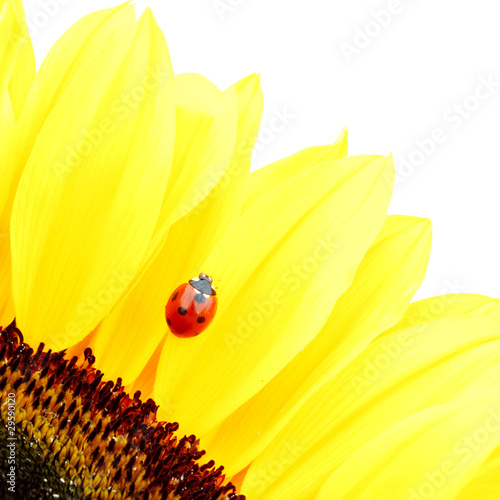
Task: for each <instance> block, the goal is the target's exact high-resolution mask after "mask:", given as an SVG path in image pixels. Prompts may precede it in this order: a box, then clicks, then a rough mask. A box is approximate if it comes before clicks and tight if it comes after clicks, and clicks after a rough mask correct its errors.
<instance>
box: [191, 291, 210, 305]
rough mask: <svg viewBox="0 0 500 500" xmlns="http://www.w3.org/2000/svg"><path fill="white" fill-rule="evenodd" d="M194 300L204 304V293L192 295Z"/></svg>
mask: <svg viewBox="0 0 500 500" xmlns="http://www.w3.org/2000/svg"><path fill="white" fill-rule="evenodd" d="M194 300H196V302H198V303H200V304H204V303H205V302H206V301H207V299H206V298H205V295H203V294H202V293H197V294H196V295H195V296H194Z"/></svg>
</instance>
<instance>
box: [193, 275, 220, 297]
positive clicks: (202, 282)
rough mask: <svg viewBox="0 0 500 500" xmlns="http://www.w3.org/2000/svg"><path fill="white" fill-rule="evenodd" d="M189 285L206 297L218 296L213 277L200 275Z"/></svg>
mask: <svg viewBox="0 0 500 500" xmlns="http://www.w3.org/2000/svg"><path fill="white" fill-rule="evenodd" d="M189 284H190V285H191V286H192V287H193V288H196V290H198V291H199V292H201V293H204V294H205V295H217V294H216V293H215V288H214V287H213V286H212V276H207V275H206V274H203V273H200V275H199V276H198V277H197V278H193V279H190V280H189Z"/></svg>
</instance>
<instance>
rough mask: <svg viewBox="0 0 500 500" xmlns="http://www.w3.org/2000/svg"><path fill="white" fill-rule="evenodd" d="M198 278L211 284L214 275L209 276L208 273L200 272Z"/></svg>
mask: <svg viewBox="0 0 500 500" xmlns="http://www.w3.org/2000/svg"><path fill="white" fill-rule="evenodd" d="M198 279H200V280H205V281H208V282H209V283H210V284H212V276H207V275H206V274H203V273H200V275H199V276H198Z"/></svg>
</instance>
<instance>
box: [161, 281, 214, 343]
mask: <svg viewBox="0 0 500 500" xmlns="http://www.w3.org/2000/svg"><path fill="white" fill-rule="evenodd" d="M216 310H217V297H216V293H215V290H214V287H213V286H212V277H211V276H207V275H206V274H203V273H200V275H199V276H198V277H197V278H193V279H191V280H189V282H188V283H183V284H182V285H180V286H178V287H177V288H176V289H175V290H174V293H173V294H172V295H171V296H170V298H169V299H168V302H167V305H166V306H165V318H166V319H167V325H168V327H169V328H170V331H171V332H172V333H173V334H174V335H176V336H177V337H182V338H188V337H196V335H199V334H200V333H201V332H202V331H203V330H205V328H206V327H207V326H208V325H209V324H210V323H211V322H212V320H213V318H214V316H215V311H216Z"/></svg>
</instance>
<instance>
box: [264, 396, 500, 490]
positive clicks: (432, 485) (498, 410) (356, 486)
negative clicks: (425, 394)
mask: <svg viewBox="0 0 500 500" xmlns="http://www.w3.org/2000/svg"><path fill="white" fill-rule="evenodd" d="M499 401H500V390H498V389H497V390H495V391H491V392H489V391H480V392H479V394H478V395H474V396H473V397H470V398H465V399H461V400H459V401H456V402H453V403H450V404H445V405H441V406H436V407H432V408H429V409H427V410H424V411H421V412H419V413H416V414H415V415H411V416H410V417H408V418H406V419H405V420H403V421H401V422H400V423H398V424H397V425H395V426H394V427H391V428H389V429H388V430H387V431H386V432H384V433H382V434H381V435H379V436H377V437H376V438H374V439H373V440H371V441H370V442H368V443H367V444H365V445H364V446H363V447H362V448H361V449H359V450H358V451H357V452H356V453H354V454H353V455H352V456H351V457H349V459H348V460H347V461H346V462H345V463H344V464H343V465H342V466H341V467H339V469H338V470H337V471H335V473H333V474H332V475H331V476H330V478H329V479H328V481H327V482H326V483H325V484H324V486H323V487H322V489H321V491H320V493H319V495H318V496H317V497H316V498H317V499H318V500H330V499H332V498H335V499H338V500H351V499H353V498H356V499H357V500H358V499H359V500H373V499H374V498H376V499H378V500H423V499H429V498H432V499H436V500H456V499H457V495H458V494H459V492H460V491H461V490H462V489H463V488H464V486H465V485H466V484H467V482H468V481H470V479H471V478H472V477H473V476H474V475H475V473H476V471H477V470H478V469H479V468H480V467H481V465H482V464H483V463H484V462H485V461H486V460H487V458H488V456H489V455H490V454H491V453H492V452H493V450H494V449H495V448H496V447H497V446H499V445H500V403H499ZM274 498H277V497H274ZM282 498H286V497H282ZM459 498H461V497H460V496H459ZM466 498H469V499H470V500H472V499H474V500H477V499H481V500H483V499H484V498H487V497H484V496H482V495H480V496H474V497H472V496H469V497H466ZM490 498H498V490H497V491H496V496H494V497H490Z"/></svg>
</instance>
